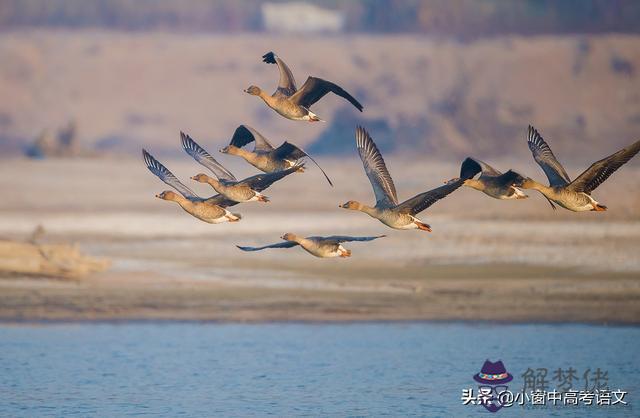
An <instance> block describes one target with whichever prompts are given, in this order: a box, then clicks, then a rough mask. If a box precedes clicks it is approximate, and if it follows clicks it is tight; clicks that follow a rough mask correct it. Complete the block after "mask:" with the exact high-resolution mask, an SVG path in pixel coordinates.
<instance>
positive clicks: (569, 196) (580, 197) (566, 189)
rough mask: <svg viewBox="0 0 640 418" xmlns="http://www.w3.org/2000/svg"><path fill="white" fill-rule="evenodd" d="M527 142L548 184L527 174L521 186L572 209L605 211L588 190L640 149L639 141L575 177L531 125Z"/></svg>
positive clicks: (552, 202)
mask: <svg viewBox="0 0 640 418" xmlns="http://www.w3.org/2000/svg"><path fill="white" fill-rule="evenodd" d="M527 143H528V144H529V149H530V150H531V153H532V154H533V159H534V160H536V162H537V163H538V165H539V166H540V167H541V168H542V170H543V171H544V172H545V174H546V175H547V178H548V179H549V186H545V185H543V184H540V183H538V182H536V181H535V180H532V179H530V178H526V179H524V181H523V182H522V184H521V186H520V187H522V188H523V189H535V190H537V191H539V192H540V193H542V194H543V195H544V197H546V198H547V200H548V201H549V203H550V204H551V207H552V208H553V209H555V206H554V205H553V204H554V203H556V204H558V205H560V206H562V207H563V208H565V209H569V210H571V211H574V212H584V211H597V212H601V211H605V210H607V207H606V206H604V205H601V204H600V203H598V202H596V201H595V199H594V198H593V197H591V192H592V191H594V190H595V189H596V188H597V187H598V186H599V185H601V184H602V183H603V182H604V181H605V180H606V179H607V178H609V176H610V175H611V174H613V173H614V172H615V171H616V170H617V169H618V168H620V167H621V166H622V165H623V164H625V163H626V162H627V161H629V160H630V159H631V158H633V156H635V155H636V154H637V153H638V151H640V141H636V142H634V143H633V144H631V145H629V146H628V147H626V148H623V149H621V150H620V151H618V152H616V153H614V154H611V155H610V156H608V157H606V158H603V159H602V160H600V161H596V162H595V163H593V164H591V166H590V167H589V168H587V169H586V170H585V171H584V172H583V173H582V174H580V175H579V176H578V177H577V178H576V179H575V180H573V181H571V179H570V178H569V175H568V174H567V172H566V171H565V169H564V168H563V167H562V165H561V164H560V163H559V162H558V160H557V159H556V157H555V156H554V155H553V152H552V151H551V148H550V147H549V145H548V144H547V143H546V142H545V140H544V139H543V138H542V136H541V135H540V133H538V131H537V130H536V129H535V128H534V127H533V126H531V125H529V131H528V135H527Z"/></svg>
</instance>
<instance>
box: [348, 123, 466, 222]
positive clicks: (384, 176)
mask: <svg viewBox="0 0 640 418" xmlns="http://www.w3.org/2000/svg"><path fill="white" fill-rule="evenodd" d="M356 146H357V148H358V152H359V153H360V159H361V160H362V163H363V165H364V171H365V173H366V174H367V177H369V181H370V182H371V186H373V192H374V193H375V196H376V205H375V206H374V207H370V206H367V205H363V204H362V203H360V202H356V201H354V200H350V201H348V202H346V203H344V204H342V205H340V206H339V207H341V208H344V209H351V210H358V211H360V212H364V213H366V214H367V215H369V216H371V217H372V218H376V219H377V220H379V221H380V222H382V223H383V224H385V225H387V226H389V227H391V228H394V229H421V230H423V231H429V232H430V231H431V227H430V226H429V225H428V224H426V223H424V222H422V221H421V220H419V219H418V218H416V215H417V214H418V213H420V212H422V211H423V210H425V209H427V208H428V207H429V206H431V205H433V204H434V203H435V202H437V201H438V200H440V199H442V198H444V197H446V196H447V195H448V194H449V193H451V192H453V191H454V190H456V189H457V188H458V187H460V186H462V184H463V183H464V181H465V180H466V179H469V178H471V177H473V176H474V175H475V172H473V171H469V167H468V166H466V167H465V166H463V167H462V168H461V173H460V177H461V178H457V179H454V180H452V181H449V182H447V183H446V184H445V185H444V186H440V187H437V188H435V189H433V190H429V191H428V192H424V193H420V194H419V195H416V196H414V197H412V198H411V199H408V200H406V201H404V202H402V203H398V197H397V195H396V187H395V186H394V184H393V180H392V179H391V175H390V174H389V171H387V167H386V165H385V163H384V159H383V158H382V155H381V154H380V151H379V150H378V147H376V144H375V143H374V142H373V140H372V139H371V137H370V136H369V134H368V133H367V131H365V130H364V128H362V127H358V128H357V129H356Z"/></svg>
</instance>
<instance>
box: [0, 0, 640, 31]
mask: <svg viewBox="0 0 640 418" xmlns="http://www.w3.org/2000/svg"><path fill="white" fill-rule="evenodd" d="M268 3H270V4H272V5H278V6H284V9H283V8H282V7H281V8H280V11H279V13H281V15H282V16H281V17H282V20H283V25H284V24H285V22H284V20H285V19H287V12H286V10H285V9H286V6H287V5H291V8H292V9H293V8H299V7H300V4H303V3H302V2H288V1H280V0H275V1H270V2H268ZM304 3H306V4H308V5H312V6H317V7H321V8H323V9H328V10H331V11H334V12H336V13H339V14H340V15H341V17H340V19H339V20H341V21H342V20H343V21H344V25H339V26H343V27H344V30H346V31H348V32H365V33H407V32H411V33H425V34H432V35H433V34H435V35H445V36H453V37H456V38H463V39H469V38H474V37H477V36H487V35H503V34H526V35H530V34H566V33H573V34H576V33H580V34H586V33H602V32H618V33H625V32H627V33H628V32H632V33H638V32H639V31H640V26H639V25H638V21H640V2H637V1H634V0H562V1H557V0H518V1H516V0H348V1H340V0H322V1H321V0H316V1H307V2H304ZM264 4H265V2H263V1H260V0H217V1H210V0H182V1H176V0H2V1H0V28H24V27H55V28H104V29H124V30H137V31H139V30H150V29H170V30H177V31H181V32H202V31H204V32H218V33H222V32H224V33H227V32H245V31H250V32H260V31H263V30H265V28H268V27H269V25H268V24H265V19H264V17H265V16H264V14H265V8H264ZM320 13H322V12H321V11H319V10H317V9H316V10H314V11H313V14H315V15H316V16H317V15H318V14H320Z"/></svg>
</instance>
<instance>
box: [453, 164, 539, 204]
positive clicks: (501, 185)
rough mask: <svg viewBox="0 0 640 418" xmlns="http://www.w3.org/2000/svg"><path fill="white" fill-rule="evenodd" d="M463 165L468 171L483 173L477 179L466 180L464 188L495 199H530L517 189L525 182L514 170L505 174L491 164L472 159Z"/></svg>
mask: <svg viewBox="0 0 640 418" xmlns="http://www.w3.org/2000/svg"><path fill="white" fill-rule="evenodd" d="M462 165H463V166H467V169H468V170H471V171H474V172H475V174H477V173H481V174H480V176H479V177H478V178H477V179H474V178H470V179H467V180H465V181H464V186H467V187H471V188H472V189H476V190H479V191H481V192H483V193H484V194H486V195H488V196H491V197H493V198H494V199H501V200H505V199H526V198H527V197H529V196H527V195H526V194H525V193H524V192H523V191H522V190H520V189H519V188H518V187H516V186H517V185H518V184H521V183H522V181H524V177H522V176H521V175H520V174H518V173H516V172H515V171H513V170H509V171H507V172H506V173H504V174H503V173H501V172H500V171H498V170H496V169H495V168H493V167H491V166H490V165H489V164H487V163H485V162H482V161H480V160H477V159H475V158H471V157H467V159H465V160H464V161H463V162H462ZM475 174H474V176H475Z"/></svg>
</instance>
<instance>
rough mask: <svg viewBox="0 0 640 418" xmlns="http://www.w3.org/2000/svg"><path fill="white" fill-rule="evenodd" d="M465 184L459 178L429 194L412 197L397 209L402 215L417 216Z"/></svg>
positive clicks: (430, 191)
mask: <svg viewBox="0 0 640 418" xmlns="http://www.w3.org/2000/svg"><path fill="white" fill-rule="evenodd" d="M463 183H464V179H461V178H457V179H454V180H450V181H448V182H447V183H445V185H444V186H440V187H436V188H435V189H433V190H429V191H428V192H424V193H420V194H419V195H416V196H414V197H412V198H411V199H408V200H405V201H404V202H402V203H400V204H399V205H398V206H396V209H397V210H398V211H399V212H400V213H408V214H410V215H414V216H415V215H416V214H418V213H420V212H422V211H423V210H425V209H426V208H428V207H429V206H431V205H433V204H434V203H436V202H437V201H438V200H440V199H442V198H444V197H446V196H447V195H448V194H449V193H451V192H453V191H455V190H456V189H458V188H459V187H460V186H462V184H463Z"/></svg>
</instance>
